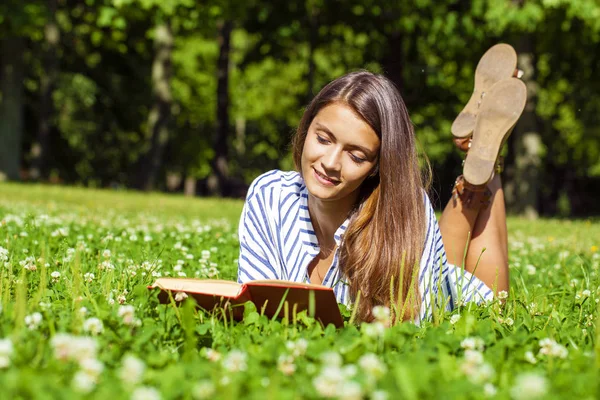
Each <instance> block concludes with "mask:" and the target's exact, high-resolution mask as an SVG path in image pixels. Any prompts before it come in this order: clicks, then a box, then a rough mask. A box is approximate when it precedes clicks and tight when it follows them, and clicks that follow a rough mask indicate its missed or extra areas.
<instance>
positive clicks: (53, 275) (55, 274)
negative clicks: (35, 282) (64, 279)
mask: <svg viewBox="0 0 600 400" xmlns="http://www.w3.org/2000/svg"><path fill="white" fill-rule="evenodd" d="M50 277H51V278H52V283H56V282H58V280H59V279H60V272H58V271H52V273H51V274H50Z"/></svg>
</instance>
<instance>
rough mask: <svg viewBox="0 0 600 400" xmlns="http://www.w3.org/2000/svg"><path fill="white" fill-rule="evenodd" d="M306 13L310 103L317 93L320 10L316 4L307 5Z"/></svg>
mask: <svg viewBox="0 0 600 400" xmlns="http://www.w3.org/2000/svg"><path fill="white" fill-rule="evenodd" d="M306 13H307V15H308V30H309V31H308V75H307V82H308V90H307V92H306V94H307V99H306V103H308V102H310V101H311V100H312V98H313V97H314V95H315V93H314V90H315V70H316V67H315V50H316V49H317V46H318V41H319V21H318V18H319V9H318V7H317V5H316V4H311V2H307V3H306Z"/></svg>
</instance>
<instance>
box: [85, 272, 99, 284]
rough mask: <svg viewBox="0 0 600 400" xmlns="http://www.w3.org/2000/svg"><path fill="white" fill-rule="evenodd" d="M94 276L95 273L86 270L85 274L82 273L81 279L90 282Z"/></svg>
mask: <svg viewBox="0 0 600 400" xmlns="http://www.w3.org/2000/svg"><path fill="white" fill-rule="evenodd" d="M94 278H96V275H94V274H93V273H92V272H86V273H85V274H83V279H84V280H85V281H86V282H91V281H93V280H94Z"/></svg>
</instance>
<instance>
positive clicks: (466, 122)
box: [450, 43, 517, 138]
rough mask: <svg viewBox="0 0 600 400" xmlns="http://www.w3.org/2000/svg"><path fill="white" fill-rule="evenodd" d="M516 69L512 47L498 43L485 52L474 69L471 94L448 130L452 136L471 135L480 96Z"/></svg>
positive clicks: (515, 59)
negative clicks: (473, 85)
mask: <svg viewBox="0 0 600 400" xmlns="http://www.w3.org/2000/svg"><path fill="white" fill-rule="evenodd" d="M516 68H517V53H516V52H515V49H513V48H512V46H510V45H508V44H505V43H500V44H497V45H495V46H492V47H490V48H489V49H488V51H486V52H485V54H484V55H483V56H482V57H481V59H480V60H479V63H478V64H477V68H476V69H475V87H474V89H473V94H471V98H470V99H469V101H468V102H467V105H466V106H465V107H464V108H463V110H462V111H461V112H460V113H459V114H458V116H457V117H456V119H455V120H454V122H453V123H452V127H451V128H450V131H451V132H452V134H453V135H454V136H456V137H458V138H463V137H467V136H469V135H470V134H471V133H473V130H474V129H475V121H476V119H477V113H478V111H479V107H480V103H481V101H482V95H484V94H485V92H486V91H488V90H489V89H491V87H492V86H493V85H494V84H495V83H496V82H499V81H501V80H502V79H506V78H510V77H511V76H513V74H514V72H515V69H516Z"/></svg>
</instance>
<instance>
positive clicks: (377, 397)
mask: <svg viewBox="0 0 600 400" xmlns="http://www.w3.org/2000/svg"><path fill="white" fill-rule="evenodd" d="M387 399H388V394H387V392H385V391H383V390H375V391H373V392H372V393H371V400H387Z"/></svg>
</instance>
